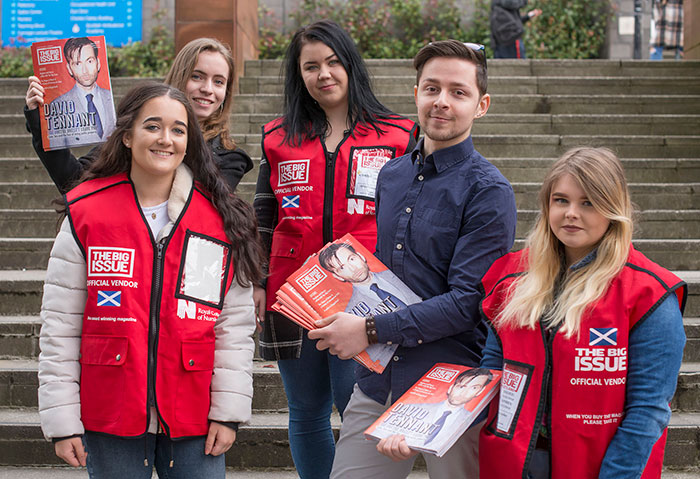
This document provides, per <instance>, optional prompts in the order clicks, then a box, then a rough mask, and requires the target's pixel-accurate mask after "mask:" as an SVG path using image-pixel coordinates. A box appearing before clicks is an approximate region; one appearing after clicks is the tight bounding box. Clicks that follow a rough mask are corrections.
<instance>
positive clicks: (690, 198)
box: [0, 183, 700, 211]
mask: <svg viewBox="0 0 700 479" xmlns="http://www.w3.org/2000/svg"><path fill="white" fill-rule="evenodd" d="M512 186H513V191H514V192H515V202H516V204H517V205H518V209H519V210H520V209H524V210H525V209H528V210H532V209H536V208H537V207H538V205H537V192H538V191H539V189H540V187H541V186H542V185H541V184H540V183H512ZM629 190H630V194H631V196H632V201H633V202H634V203H635V204H636V205H637V206H638V207H639V209H641V210H642V211H645V210H651V209H664V210H673V209H678V210H697V209H700V194H698V193H699V192H700V183H630V184H629ZM0 191H2V189H1V188H0Z"/></svg>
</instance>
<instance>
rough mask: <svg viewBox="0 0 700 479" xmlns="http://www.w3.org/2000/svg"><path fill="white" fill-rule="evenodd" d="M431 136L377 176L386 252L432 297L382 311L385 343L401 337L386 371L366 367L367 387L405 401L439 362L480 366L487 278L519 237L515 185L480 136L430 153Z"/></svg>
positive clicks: (363, 381)
mask: <svg viewBox="0 0 700 479" xmlns="http://www.w3.org/2000/svg"><path fill="white" fill-rule="evenodd" d="M422 148H423V141H422V140H421V141H420V142H419V143H418V145H417V146H416V148H415V149H414V150H413V152H411V153H410V154H407V155H404V156H402V157H400V158H395V159H393V160H391V161H389V162H388V163H387V164H386V165H384V168H382V170H381V171H380V173H379V178H378V180H377V192H376V208H377V251H376V253H375V254H376V256H377V257H378V258H379V259H380V260H381V261H382V262H383V263H384V264H385V265H387V266H388V267H389V268H390V269H391V270H392V271H393V272H394V273H395V274H396V275H397V276H398V277H399V278H401V280H402V281H403V282H404V283H406V285H408V286H409V287H410V288H411V289H412V290H413V291H414V292H415V293H416V294H417V295H418V296H420V297H421V298H423V302H422V303H417V304H413V305H410V306H409V307H408V308H406V309H403V310H400V311H395V312H393V313H389V314H382V315H378V316H376V317H375V319H376V324H377V336H378V338H379V341H380V342H391V343H393V344H399V348H398V349H397V350H396V354H395V356H394V358H393V361H391V362H390V364H389V366H388V367H387V368H386V369H385V371H384V373H383V374H381V375H378V374H375V373H372V372H370V371H368V370H367V369H365V368H362V367H360V368H358V371H357V382H358V385H359V386H360V388H361V389H362V391H363V392H364V393H365V394H366V395H367V396H369V397H371V398H372V399H374V400H375V401H378V402H380V403H384V402H385V401H386V399H387V397H388V395H389V392H391V397H392V401H395V400H396V399H398V398H399V397H400V396H401V395H402V394H403V393H404V392H406V390H407V389H408V388H409V387H411V386H412V385H413V384H414V383H415V382H416V381H418V379H420V377H421V376H422V375H423V374H425V373H426V372H427V371H428V369H430V368H431V367H432V366H433V365H434V364H435V363H439V362H446V363H455V364H465V365H469V366H478V365H479V361H480V358H481V350H482V348H483V345H484V341H485V338H486V327H485V325H484V324H483V323H482V322H481V319H480V316H479V311H478V306H479V301H480V299H481V297H480V293H479V289H478V285H479V283H480V281H481V277H482V276H483V275H484V273H486V271H487V270H488V269H489V267H490V266H491V264H492V263H493V262H494V261H495V260H496V259H498V258H499V257H501V256H503V255H504V254H506V253H508V252H509V251H510V249H511V247H512V246H513V241H514V239H515V224H516V208H515V196H514V195H513V189H512V188H511V186H510V183H508V180H506V179H505V178H504V177H503V175H502V174H501V173H500V172H499V171H498V169H497V168H496V167H495V166H493V165H492V164H491V163H489V162H488V161H487V160H486V159H485V158H484V157H483V156H481V155H480V154H479V152H477V151H476V150H475V149H474V145H473V143H472V139H471V137H469V138H467V139H466V140H464V141H463V142H461V143H459V144H457V145H454V146H451V147H448V148H444V149H441V150H438V151H435V152H434V153H433V154H432V155H428V156H427V157H425V158H423V156H422V155H421V150H422Z"/></svg>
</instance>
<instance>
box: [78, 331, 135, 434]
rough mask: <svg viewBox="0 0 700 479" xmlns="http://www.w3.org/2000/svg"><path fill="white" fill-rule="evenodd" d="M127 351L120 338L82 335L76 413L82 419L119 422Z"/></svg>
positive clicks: (124, 341) (127, 348)
mask: <svg viewBox="0 0 700 479" xmlns="http://www.w3.org/2000/svg"><path fill="white" fill-rule="evenodd" d="M128 350H129V341H128V339H127V338H126V337H124V336H101V335H90V334H84V335H83V336H82V339H81V341H80V366H81V371H80V413H81V415H82V417H84V418H85V419H92V420H94V421H99V422H103V423H104V422H114V421H116V420H117V419H119V416H120V415H121V408H122V404H123V399H122V398H123V391H124V375H125V371H124V367H123V366H124V364H125V363H126V360H127V352H128Z"/></svg>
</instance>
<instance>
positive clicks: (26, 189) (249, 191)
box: [0, 182, 255, 210]
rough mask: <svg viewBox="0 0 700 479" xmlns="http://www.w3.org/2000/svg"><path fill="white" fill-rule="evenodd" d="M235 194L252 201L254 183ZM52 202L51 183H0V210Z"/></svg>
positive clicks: (57, 196)
mask: <svg viewBox="0 0 700 479" xmlns="http://www.w3.org/2000/svg"><path fill="white" fill-rule="evenodd" d="M236 192H237V193H238V194H239V195H240V196H241V197H242V198H244V199H246V200H248V201H252V200H253V194H254V193H255V183H253V182H246V183H241V184H239V185H238V187H237V188H236ZM54 201H60V202H62V201H63V198H62V196H61V195H60V194H59V192H58V189H57V188H56V185H54V184H53V182H36V183H29V182H19V183H18V182H14V183H0V210H21V209H25V208H28V209H52V208H56V207H57V206H59V205H57V204H55V203H54ZM61 204H62V203H61Z"/></svg>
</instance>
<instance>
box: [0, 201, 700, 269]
mask: <svg viewBox="0 0 700 479" xmlns="http://www.w3.org/2000/svg"><path fill="white" fill-rule="evenodd" d="M695 214H699V213H698V212H695ZM518 225H519V228H518V230H519V231H518V238H519V239H518V240H516V243H515V245H514V249H516V250H517V249H521V247H522V245H523V244H524V241H523V238H524V236H525V235H526V233H527V232H528V231H529V228H530V226H531V224H530V223H525V224H524V221H522V220H519V221H518ZM664 226H666V227H667V229H666V230H664ZM685 226H686V225H685V224H683V223H682V222H681V223H663V222H662V223H660V224H659V225H656V227H655V229H657V230H659V231H660V232H662V233H665V235H666V236H669V237H671V238H675V237H678V236H680V235H681V232H680V231H679V229H680V228H684V227H685ZM633 243H634V245H635V247H636V248H637V249H638V250H639V251H641V252H642V253H644V254H645V255H647V256H648V257H649V258H651V260H652V261H655V262H657V263H659V264H662V265H664V266H665V267H667V268H673V269H688V270H692V269H698V270H700V235H696V236H694V237H693V238H692V239H635V240H634V241H633ZM52 246H53V238H0V270H20V269H45V268H46V266H47V264H48V259H49V253H50V252H51V247H52Z"/></svg>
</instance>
